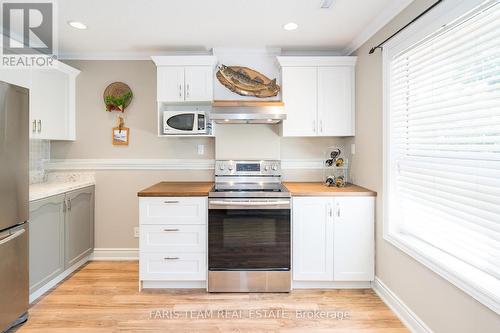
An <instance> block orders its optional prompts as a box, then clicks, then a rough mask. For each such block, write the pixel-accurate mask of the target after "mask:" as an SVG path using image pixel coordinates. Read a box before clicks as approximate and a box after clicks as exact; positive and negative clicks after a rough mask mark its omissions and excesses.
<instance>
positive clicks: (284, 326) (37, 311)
mask: <svg viewBox="0 0 500 333" xmlns="http://www.w3.org/2000/svg"><path fill="white" fill-rule="evenodd" d="M137 280H138V264H137V262H90V263H89V264H87V265H86V266H84V267H83V268H82V269H81V270H79V271H78V272H76V273H75V274H73V275H72V276H71V277H69V278H68V279H67V280H65V281H64V282H62V283H61V284H60V285H58V286H57V287H56V288H55V289H54V290H52V291H51V292H50V293H48V294H46V295H45V296H44V297H43V298H41V299H40V300H39V301H38V302H37V303H36V304H34V305H32V306H31V308H30V311H29V313H30V318H29V320H28V322H27V323H25V324H24V325H23V326H21V327H20V328H19V329H18V330H17V331H16V332H17V333H28V332H50V333H63V332H64V333H72V332H79V333H80V332H81V333H100V332H103V333H104V332H106V333H108V332H335V333H347V332H349V333H351V332H352V333H368V332H370V333H381V332H384V333H402V332H409V331H408V330H407V329H406V328H405V327H404V326H403V325H402V324H401V322H400V321H399V320H398V319H397V318H396V316H395V315H394V314H393V313H392V312H391V310H389V309H388V308H387V306H386V305H385V304H384V303H383V302H382V301H381V300H380V298H378V296H377V295H376V294H375V293H374V292H373V291H372V290H294V291H293V292H291V293H289V294H246V293H243V294H208V293H205V292H204V291H200V290H175V291H166V290H146V291H143V292H139V291H138V282H137ZM224 310H226V311H225V312H224ZM297 310H299V312H298V314H299V316H297V312H296V311H297ZM302 310H305V312H300V311H302ZM266 311H267V312H266ZM346 312H347V317H346V318H344V319H343V320H339V319H335V318H334V316H337V317H339V316H341V315H344V316H345V315H346ZM259 314H260V316H261V318H257V317H258V315H259ZM304 315H307V316H316V318H309V319H304V318H303V317H304ZM320 315H323V318H320V317H319V316H320ZM174 316H178V318H172V317H174ZM190 317H191V318H190ZM203 317H205V318H203ZM262 317H267V318H262ZM325 317H326V318H325Z"/></svg>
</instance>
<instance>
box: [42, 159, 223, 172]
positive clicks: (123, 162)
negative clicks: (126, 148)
mask: <svg viewBox="0 0 500 333" xmlns="http://www.w3.org/2000/svg"><path fill="white" fill-rule="evenodd" d="M214 164H215V162H214V160H208V159H142V158H137V159H133V158H124V159H105V158H99V159H90V158H89V159H86V158H82V159H51V160H49V161H47V162H46V164H45V169H46V170H213V169H214Z"/></svg>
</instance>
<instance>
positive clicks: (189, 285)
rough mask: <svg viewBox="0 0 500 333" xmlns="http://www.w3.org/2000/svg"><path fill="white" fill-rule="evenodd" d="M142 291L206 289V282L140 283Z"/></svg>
mask: <svg viewBox="0 0 500 333" xmlns="http://www.w3.org/2000/svg"><path fill="white" fill-rule="evenodd" d="M139 283H140V284H141V285H142V286H141V287H142V289H148V288H152V289H163V288H173V289H206V288H207V281H149V280H148V281H140V282H139Z"/></svg>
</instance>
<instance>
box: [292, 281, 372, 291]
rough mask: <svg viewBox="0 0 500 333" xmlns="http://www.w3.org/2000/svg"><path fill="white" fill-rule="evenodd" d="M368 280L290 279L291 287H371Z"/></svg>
mask: <svg viewBox="0 0 500 333" xmlns="http://www.w3.org/2000/svg"><path fill="white" fill-rule="evenodd" d="M371 287H372V285H371V282H370V281H366V282H365V281H352V282H351V281H346V282H333V281H292V289H371Z"/></svg>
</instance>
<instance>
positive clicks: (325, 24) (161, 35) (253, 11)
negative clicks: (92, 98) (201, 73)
mask: <svg viewBox="0 0 500 333" xmlns="http://www.w3.org/2000/svg"><path fill="white" fill-rule="evenodd" d="M320 2H321V1H320V0H58V1H57V3H58V7H57V8H58V9H57V10H58V14H57V16H58V29H57V30H58V39H59V55H60V57H61V58H118V59H119V58H134V57H136V58H140V57H146V56H148V55H152V54H163V53H168V52H182V51H184V52H186V51H187V52H194V51H207V50H210V49H212V48H217V47H224V48H282V49H284V50H297V51H302V50H319V51H332V52H333V51H336V52H340V53H345V52H348V51H350V50H352V49H353V48H354V47H357V46H360V44H361V43H362V42H364V41H366V39H367V38H369V37H370V36H371V34H372V33H374V32H376V30H378V29H379V28H380V27H382V26H383V24H385V23H386V22H388V21H389V20H390V19H391V18H392V17H394V16H395V15H396V14H397V13H398V12H400V11H401V10H402V9H403V8H404V7H406V6H407V5H408V4H409V3H410V2H411V0H335V1H334V3H333V5H332V7H331V8H330V9H320V8H319V5H320ZM70 20H75V21H81V22H83V23H85V24H86V25H87V26H88V29H87V30H76V29H74V28H71V27H69V26H68V25H67V22H68V21H70ZM288 22H296V23H298V24H299V28H298V29H297V30H296V31H293V32H289V31H285V30H283V28H282V26H283V24H285V23H288ZM372 30H373V31H372ZM356 44H359V45H356Z"/></svg>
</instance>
